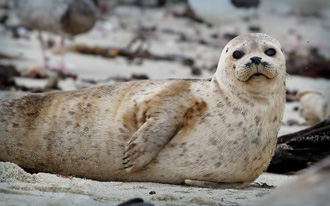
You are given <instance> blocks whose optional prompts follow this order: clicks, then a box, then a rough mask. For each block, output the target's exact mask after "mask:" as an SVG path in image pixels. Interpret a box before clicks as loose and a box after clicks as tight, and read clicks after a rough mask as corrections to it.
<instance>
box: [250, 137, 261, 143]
mask: <svg viewBox="0 0 330 206" xmlns="http://www.w3.org/2000/svg"><path fill="white" fill-rule="evenodd" d="M251 143H253V144H259V143H260V139H259V138H258V137H257V138H255V139H254V140H252V142H251Z"/></svg>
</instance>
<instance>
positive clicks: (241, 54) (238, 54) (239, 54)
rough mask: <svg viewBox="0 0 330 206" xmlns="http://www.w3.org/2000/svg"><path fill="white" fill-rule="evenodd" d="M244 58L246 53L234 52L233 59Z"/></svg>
mask: <svg viewBox="0 0 330 206" xmlns="http://www.w3.org/2000/svg"><path fill="white" fill-rule="evenodd" d="M242 56H244V53H243V52H242V51H237V50H236V51H234V53H233V57H234V59H240V58H242Z"/></svg>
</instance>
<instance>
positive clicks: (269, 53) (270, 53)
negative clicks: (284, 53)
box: [265, 48, 276, 57]
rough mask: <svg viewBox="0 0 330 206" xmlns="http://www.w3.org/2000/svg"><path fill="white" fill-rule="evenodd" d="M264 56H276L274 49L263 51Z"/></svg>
mask: <svg viewBox="0 0 330 206" xmlns="http://www.w3.org/2000/svg"><path fill="white" fill-rule="evenodd" d="M265 54H266V55H267V56H270V57H271V56H274V55H275V54H276V50H275V49H273V48H270V49H267V50H266V51H265Z"/></svg>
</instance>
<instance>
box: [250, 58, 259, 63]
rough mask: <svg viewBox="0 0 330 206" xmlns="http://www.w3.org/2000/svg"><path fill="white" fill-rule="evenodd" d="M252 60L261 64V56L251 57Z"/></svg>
mask: <svg viewBox="0 0 330 206" xmlns="http://www.w3.org/2000/svg"><path fill="white" fill-rule="evenodd" d="M250 60H251V61H252V63H255V64H260V62H261V57H251V58H250Z"/></svg>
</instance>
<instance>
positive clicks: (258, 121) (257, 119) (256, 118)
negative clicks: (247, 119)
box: [254, 115, 260, 126]
mask: <svg viewBox="0 0 330 206" xmlns="http://www.w3.org/2000/svg"><path fill="white" fill-rule="evenodd" d="M254 120H255V121H256V126H258V125H259V123H260V117H259V116H258V115H257V116H256V117H255V118H254Z"/></svg>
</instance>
